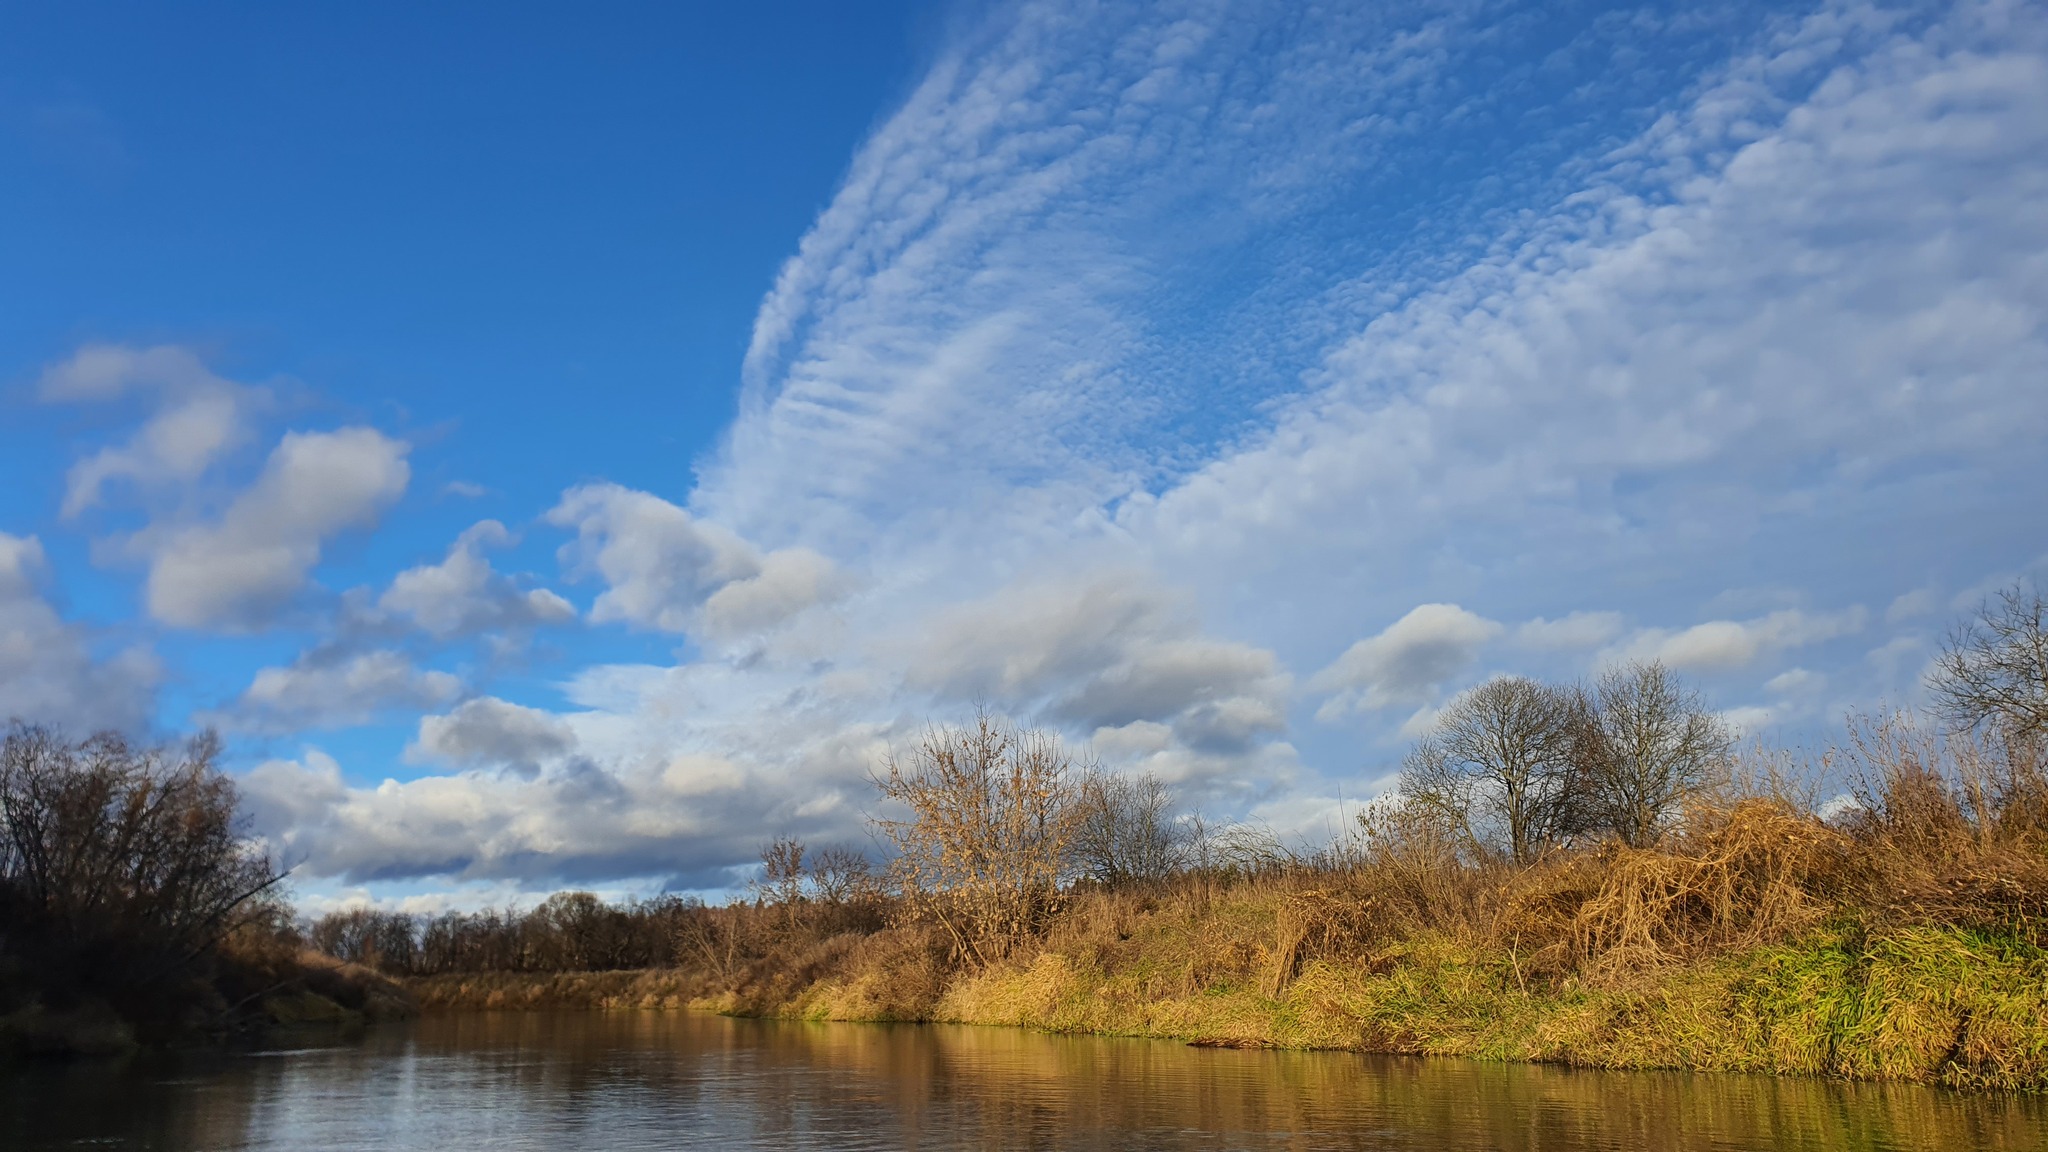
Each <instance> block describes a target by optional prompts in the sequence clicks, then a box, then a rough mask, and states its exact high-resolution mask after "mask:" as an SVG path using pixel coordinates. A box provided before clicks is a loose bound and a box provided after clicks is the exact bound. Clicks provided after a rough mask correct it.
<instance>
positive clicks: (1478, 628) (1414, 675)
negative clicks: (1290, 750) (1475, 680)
mask: <svg viewBox="0 0 2048 1152" xmlns="http://www.w3.org/2000/svg"><path fill="white" fill-rule="evenodd" d="M1500 633H1501V625H1500V624H1499V623H1497V622H1495V621H1492V620H1488V619H1486V618H1485V617H1483V616H1480V615H1478V614H1476V613H1473V612H1467V611H1466V610H1465V609H1463V608H1460V607H1458V606H1457V605H1456V604H1423V605H1419V606H1417V607H1415V608H1413V609H1410V610H1409V612H1408V614H1407V615H1405V616H1403V617H1401V618H1400V619H1399V620H1396V621H1394V622H1393V623H1392V624H1389V625H1387V627H1386V628H1385V629H1384V630H1383V631H1381V632H1380V633H1379V634H1378V635H1376V636H1368V637H1366V638H1365V639H1363V640H1360V641H1358V642H1357V643H1355V644H1353V645H1352V646H1351V647H1349V648H1347V649H1345V651H1344V654H1343V655H1342V656H1339V657H1337V659H1336V661H1335V662H1334V663H1332V664H1331V665H1330V666H1329V667H1327V668H1325V669H1323V670H1322V671H1321V672H1318V673H1316V674H1315V677H1314V678H1313V679H1311V680H1310V681H1309V687H1311V688H1313V689H1315V690H1316V691H1319V692H1328V693H1330V694H1331V695H1330V698H1329V699H1328V700H1326V701H1324V703H1323V705H1322V707H1320V708H1318V709H1317V710H1316V717H1317V719H1320V720H1335V719H1338V718H1340V717H1342V716H1345V715H1347V714H1349V713H1354V712H1375V711H1378V710H1380V709H1383V708H1392V707H1399V706H1413V705H1416V704H1419V703H1422V702H1424V701H1427V700H1428V699H1429V698H1430V697H1431V696H1432V695H1434V694H1435V692H1436V690H1437V687H1438V686H1439V685H1441V684H1442V683H1443V682H1444V681H1446V680H1448V679H1450V678H1451V677H1453V676H1455V675H1457V674H1458V673H1460V672H1462V671H1464V670H1465V669H1466V668H1469V667H1471V665H1472V662H1473V661H1475V660H1477V659H1478V658H1479V649H1480V648H1481V647H1482V646H1484V645H1485V644H1486V642H1487V641H1489V640H1492V639H1493V638H1494V637H1496V636H1498V635H1500Z"/></svg>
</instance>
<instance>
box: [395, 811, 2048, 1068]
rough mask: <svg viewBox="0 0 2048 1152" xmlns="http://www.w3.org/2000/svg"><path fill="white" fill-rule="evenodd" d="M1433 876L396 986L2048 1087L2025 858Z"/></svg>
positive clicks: (554, 999)
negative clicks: (1010, 943)
mask: <svg viewBox="0 0 2048 1152" xmlns="http://www.w3.org/2000/svg"><path fill="white" fill-rule="evenodd" d="M1424 864H1425V862H1423V861H1418V860H1414V859H1408V860H1403V859H1400V858H1398V857H1391V856H1382V857H1375V858H1368V859H1362V860H1359V861H1356V862H1354V863H1353V865H1352V866H1350V867H1347V868H1322V869H1299V870H1295V871H1290V872H1280V873H1275V874H1270V875H1264V876H1252V877H1241V878H1238V879H1236V880H1230V881H1215V880H1193V879H1189V880H1184V881H1182V882H1179V883H1176V884H1173V885H1170V886H1166V887H1163V888H1160V889H1158V890H1155V891H1150V892H1112V891H1079V892H1075V893H1073V894H1072V895H1071V896H1070V898H1069V899H1068V900H1067V901H1066V903H1065V904H1064V905H1063V906H1062V907H1061V908H1060V909H1059V910H1058V912H1057V914H1056V915H1055V917H1054V919H1053V920H1052V922H1051V925H1050V926H1049V928H1048V929H1047V930H1046V931H1045V932H1044V933H1043V935H1042V936H1040V937H1037V938H1035V939H1033V940H1031V941H1028V942H1025V943H1023V944H1020V945H1019V946H1018V947H1016V948H1015V949H1013V950H1012V952H1011V953H1010V955H1009V956H1008V957H1007V958H1005V959H1002V960H1000V961H997V962H993V963H987V964H981V965H972V964H967V963H964V962H962V961H961V960H960V958H959V956H958V954H957V952H956V950H954V949H953V948H951V947H950V946H949V942H948V939H947V936H946V934H945V933H944V932H943V931H942V930H941V929H940V928H939V927H937V926H935V925H933V924H930V923H917V922H899V923H897V924H894V925H892V926H887V927H882V928H880V929H879V930H874V931H854V932H837V933H831V932H827V931H823V930H820V931H814V932H810V933H806V932H805V931H804V930H803V927H802V923H803V922H802V918H801V916H791V915H790V914H789V910H788V909H779V908H776V907H774V906H757V907H753V908H742V909H734V910H719V911H721V912H724V913H725V914H726V915H727V918H728V920H729V921H731V922H732V923H734V924H738V923H740V922H741V921H743V920H744V919H745V918H746V917H748V916H750V915H751V916H753V917H755V918H756V919H757V920H758V921H759V923H758V924H757V926H756V927H757V929H758V930H759V931H760V932H762V933H763V935H762V936H761V937H760V938H759V941H758V942H757V943H756V944H755V946H754V947H753V948H752V949H750V952H751V954H752V955H753V959H751V960H750V961H748V962H747V963H745V964H743V965H739V966H736V967H732V968H729V969H727V970H725V971H724V972H719V971H715V970H713V969H712V968H710V967H707V966H705V965H701V964H698V965H692V964H688V963H684V964H682V965H680V966H678V967H675V968H667V969H654V970H644V971H628V972H602V973H533V974H522V973H502V972H501V973H482V974H464V975H447V976H438V977H429V978H422V979H416V980H414V981H412V982H411V983H410V987H411V988H412V989H413V991H414V993H415V994H416V995H417V996H418V998H419V1000H420V1002H421V1004H422V1006H423V1007H427V1008H433V1009H457V1008H529V1007H555V1006H574V1007H591V1008H684V1007H689V1008H697V1009H709V1010H714V1011H721V1012H727V1013H733V1014H740V1015H764V1016H792V1017H805V1018H813V1019H832V1020H939V1021H952V1022H961V1023H977V1024H997V1025H1015V1026H1021V1027H1027V1028H1034V1029H1042V1030H1048V1031H1056V1032H1085V1033H1099V1034H1108V1035H1125V1036H1147V1037H1160V1038H1170V1039H1176V1040H1183V1041H1187V1042H1191V1043H1196V1044H1205V1045H1220V1046H1272V1047H1286V1048H1324V1049H1353V1050H1364V1051H1378V1052H1399V1053H1413V1054H1429V1055H1454V1056H1465V1057H1476V1058H1481V1059H1494V1060H1515V1061H1542V1062H1554V1063H1564V1064H1572V1065H1581V1066H1589V1067H1603V1068H1676V1069H1697V1070H1725V1071H1744V1072H1769V1073H1784V1074H1799V1075H1818V1076H1830V1077H1842V1078H1850V1079H1865V1080H1898V1081H1914V1082H1924V1083H1939V1084H1946V1085H1950V1086H1955V1087H1965V1088H1996V1089H2016V1090H2024V1091H2040V1090H2044V1089H2048V951H2044V949H2043V948H2042V946H2041V943H2040V937H2039V934H2038V933H2037V932H2036V931H2035V927H2036V924H2037V921H2036V920H2034V919H2033V918H2032V917H2031V915H2030V914H2029V913H2028V910H2029V909H2030V908H2031V907H2032V906H2033V904H2032V900H2031V897H2029V896H2027V895H2026V893H2028V892H2031V891H2037V890H2038V888H2036V887H2034V886H2035V885H2036V884H2037V883H2038V873H2037V872H2036V871H2034V867H2035V861H2034V859H2033V856H2032V854H2031V853H2030V854H2027V855H2023V856H1999V855H1997V854H1985V853H1976V854H1971V855H1967V856H1966V857H1957V858H1956V859H1954V860H1952V861H1951V862H1950V864H1949V865H1947V866H1943V865H1941V864H1940V863H1939V862H1938V861H1937V862H1934V863H1930V861H1929V859H1928V857H1927V856H1926V855H1924V854H1916V855H1909V854H1907V853H1905V852H1903V851H1901V850H1899V849H1898V847H1897V846H1892V847H1890V848H1887V849H1885V850H1884V851H1883V852H1882V853H1873V852H1872V851H1871V849H1870V846H1869V845H1867V844H1866V845H1863V846H1862V847H1860V848H1859V847H1858V842H1857V841H1855V840H1854V839H1853V838H1851V837H1849V836H1847V835H1844V834H1841V833H1839V832H1836V831H1833V830H1832V829H1829V828H1828V827H1827V826H1825V825H1823V824H1821V823H1820V822H1818V821H1814V820H1811V819H1810V818H1798V817H1794V816H1792V815H1789V814H1787V813H1786V812H1783V811H1781V810H1777V809H1772V808H1770V807H1768V806H1764V805H1761V804H1756V805H1751V806H1748V807H1745V808H1743V809H1741V810H1738V811H1736V812H1733V813H1726V814H1722V815H1721V816H1720V817H1719V818H1717V820H1716V821H1715V822H1714V823H1712V824H1711V825H1709V826H1707V827H1705V828H1704V829H1703V830H1701V831H1699V832H1697V833H1696V834H1695V835H1694V836H1693V837H1692V838H1691V839H1689V840H1685V841H1682V842H1680V843H1679V844H1677V845H1674V847H1673V848H1672V849H1670V850H1666V851H1659V852H1640V851H1631V850H1612V851H1608V852H1605V853H1600V854H1586V855H1583V856H1578V857H1566V858H1560V859H1558V860H1555V861H1553V862H1550V863H1547V864H1545V865H1543V866H1541V867H1537V868H1530V869H1519V870H1499V871H1486V870H1476V869H1465V870H1462V871H1459V870H1450V869H1442V868H1431V867H1425V866H1424ZM1873 869H1875V871H1873ZM1966 889H1967V890H1968V892H1969V893H1974V895H1971V896H1970V897H1969V899H1967V900H1966V899H1964V895H1965V890H1966ZM1879 892H1882V893H1884V894H1885V897H1884V899H1877V898H1875V894H1876V893H1879ZM1943 901H1946V902H1945V903H1943Z"/></svg>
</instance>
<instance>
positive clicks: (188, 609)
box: [135, 428, 411, 629]
mask: <svg viewBox="0 0 2048 1152" xmlns="http://www.w3.org/2000/svg"><path fill="white" fill-rule="evenodd" d="M407 449H408V446H407V445H406V444H405V443H404V442H403V441H400V440H394V439H392V438H390V437H388V436H385V435H384V434H383V433H381V432H378V431H376V430H375V429H371V428H344V429H341V430H339V431H336V432H303V433H291V434H288V435H286V436H285V438H284V439H283V441H282V442H280V443H279V444H278V446H277V447H276V448H275V449H274V450H273V451H272V452H271V454H270V459H269V461H268V462H267V463H266V464H265V465H264V468H263V472H262V474H261V475H260V476H258V477H257V479H256V482H255V483H254V484H253V485H251V486H250V487H249V488H248V489H247V490H245V491H243V492H242V493H241V494H240V495H238V496H237V497H236V498H235V499H234V501H233V503H231V504H230V505H229V506H228V508H227V510H226V511H225V512H223V513H222V514H221V516H220V517H219V518H218V519H216V520H213V521H207V522H200V523H195V524H187V525H178V526H169V527H160V528H152V529H149V530H146V531H145V532H144V533H142V534H141V535H140V536H138V537H137V538H136V540H135V545H136V546H137V547H139V548H141V549H142V550H143V551H144V552H146V553H147V555H148V556H149V580H148V589H147V603H148V606H149V612H150V615H151V616H154V617H155V618H156V619H158V620H160V621H162V622H164V623H166V624H172V625H176V626H179V627H184V628H229V629H246V628H251V627H254V626H256V625H258V624H261V623H263V622H265V621H266V620H268V619H269V618H270V617H272V616H274V615H275V614H276V613H277V612H278V611H279V610H280V609H282V608H283V607H284V606H285V605H286V604H288V603H289V602H290V601H291V599H292V598H293V597H294V596H295V595H296V594H297V593H298V591H299V590H300V589H301V588H303V587H304V586H305V584H306V580H307V576H308V573H310V571H311V570H312V568H313V566H314V565H315V564H316V563H318V562H319V560H320V550H321V547H322V545H323V544H324V543H325V542H326V541H327V539H328V538H329V537H331V536H333V535H334V534H336V533H338V532H340V531H342V530H344V529H348V528H355V527H366V526H368V525H371V524H374V523H375V522H376V520H377V518H378V516H379V515H380V514H381V513H382V512H383V510H384V509H385V508H386V507H388V506H390V505H391V504H392V503H393V502H394V501H396V500H397V499H398V497H399V496H400V495H401V494H402V493H404V491H405V486H406V482H407V480H408V479H409V478H410V476H411V471H410V468H409V467H408V466H407V464H406V459H405V457H406V452H407Z"/></svg>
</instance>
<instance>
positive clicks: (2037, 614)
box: [1928, 584, 2048, 742]
mask: <svg viewBox="0 0 2048 1152" xmlns="http://www.w3.org/2000/svg"><path fill="white" fill-rule="evenodd" d="M1928 687H1929V688H1931V689H1932V690H1933V693H1934V699H1935V703H1936V706H1937V707H1938V708H1939V709H1940V711H1941V713H1942V716H1943V718H1945V719H1946V720H1947V721H1948V722H1949V724H1950V725H1951V726H1952V727H1954V728H1955V729H1957V730H1959V731H1960V730H1967V729H1973V728H1980V727H1987V726H1988V727H1991V728H1994V729H1996V730H1998V732H1999V734H2000V735H2002V736H2004V737H2006V738H2008V739H2012V740H2017V741H2021V742H2033V741H2038V740H2041V739H2044V738H2048V599H2044V597H2043V596H2042V594H2041V591H2040V589H2039V588H2029V587H2028V586H2027V585H2025V584H2015V585H2013V586H2012V587H2010V588H2007V589H2005V590H2004V591H2001V592H2000V593H1999V594H1998V598H1997V600H1996V601H1995V602H1988V601H1987V602H1986V603H1985V604H1984V605H1983V606H1982V607H1980V608H1979V609H1978V610H1977V616H1976V618H1975V619H1974V620H1970V621H1968V622H1966V623H1964V624H1962V625H1960V626H1959V627H1957V628H1956V630H1955V631H1954V632H1952V633H1950V635H1949V638H1948V642H1947V644H1945V645H1944V646H1943V647H1942V651H1941V655H1940V656H1939V657H1937V658H1936V659H1935V661H1934V670H1933V671H1932V672H1931V673H1930V674H1929V677H1928Z"/></svg>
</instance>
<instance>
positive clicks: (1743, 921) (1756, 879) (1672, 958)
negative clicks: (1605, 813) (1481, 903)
mask: <svg viewBox="0 0 2048 1152" xmlns="http://www.w3.org/2000/svg"><path fill="white" fill-rule="evenodd" d="M1846 848H1847V841H1846V839H1845V838H1844V837H1843V836H1842V835H1841V833H1839V832H1837V831H1835V830H1834V829H1831V828H1829V827H1828V826H1827V825H1825V824H1824V823H1822V822H1821V821H1819V820H1817V819H1815V818H1814V817H1812V816H1808V815H1806V814H1804V813H1801V812H1798V811H1796V810H1793V809H1790V808H1787V807H1784V806H1782V805H1778V804H1774V803H1771V802H1769V801H1764V800H1746V801H1743V802H1740V803H1738V804H1736V805H1735V806H1734V807H1732V808H1727V809H1716V808H1698V809H1696V810H1695V811H1694V812H1693V813H1691V814H1690V815H1689V817H1688V819H1687V821H1686V824H1685V825H1684V827H1683V828H1682V829H1681V830H1680V832H1679V833H1678V835H1676V836H1675V837H1673V838H1672V839H1671V840H1670V841H1669V843H1668V844H1667V846H1666V847H1664V848H1657V849H1645V848H1630V847H1627V846H1625V845H1619V844H1612V845H1608V846H1605V847H1604V848H1602V849H1601V850H1599V851H1597V852H1593V853H1588V854H1585V855H1581V856H1578V857H1575V858H1571V859H1566V860H1562V861H1559V862H1557V863H1556V864H1554V865H1553V866H1552V867H1550V868H1547V869H1539V870H1536V871H1533V872H1532V873H1531V874H1529V876H1528V878H1527V883H1526V886H1525V887H1523V888H1522V889H1521V890H1520V891H1518V892H1517V893H1516V894H1515V895H1514V896H1513V897H1512V898H1511V899H1510V900H1509V902H1508V906H1507V908H1506V909H1504V911H1503V915H1502V919H1501V922H1500V926H1501V930H1502V931H1503V933H1504V934H1506V935H1508V936H1509V937H1511V939H1512V941H1513V943H1514V944H1515V945H1519V944H1522V943H1535V944H1536V947H1535V948H1534V949H1533V950H1532V952H1531V955H1530V958H1529V963H1530V966H1531V968H1532V970H1535V971H1539V972H1544V971H1547V972H1555V973H1562V972H1578V973H1580V974H1583V975H1585V976H1588V977H1591V978H1593V979H1595V980H1597V981H1601V982H1605V983H1612V982H1616V981H1619V980H1622V979H1624V978H1628V977H1633V976H1639V975H1641V974H1644V973H1648V972H1654V971H1656V970H1658V969H1662V968H1665V967H1668V966H1670V965H1673V964H1678V963H1683V962H1685V961H1688V960H1692V959H1695V958H1697V957H1699V956H1701V955H1704V954H1707V953H1710V952H1716V951H1722V950H1731V949H1741V948H1751V947H1757V946H1761V945H1764V944H1769V943H1774V942H1777V941H1781V940H1785V939H1788V938H1790V937H1792V936H1794V935H1796V934H1797V933H1799V932H1801V931H1803V930H1805V929H1807V928H1810V927H1811V926H1813V925H1814V924H1815V923H1817V922H1819V921H1820V920H1821V919H1822V918H1823V917H1825V916H1826V915H1827V913H1828V911H1829V909H1830V908H1831V906H1832V905H1831V901H1830V899H1829V894H1830V892H1831V890H1832V889H1833V888H1834V887H1835V886H1836V884H1837V877H1838V875H1839V873H1840V871H1841V867H1842V862H1843V859H1844V853H1845V850H1846Z"/></svg>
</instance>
